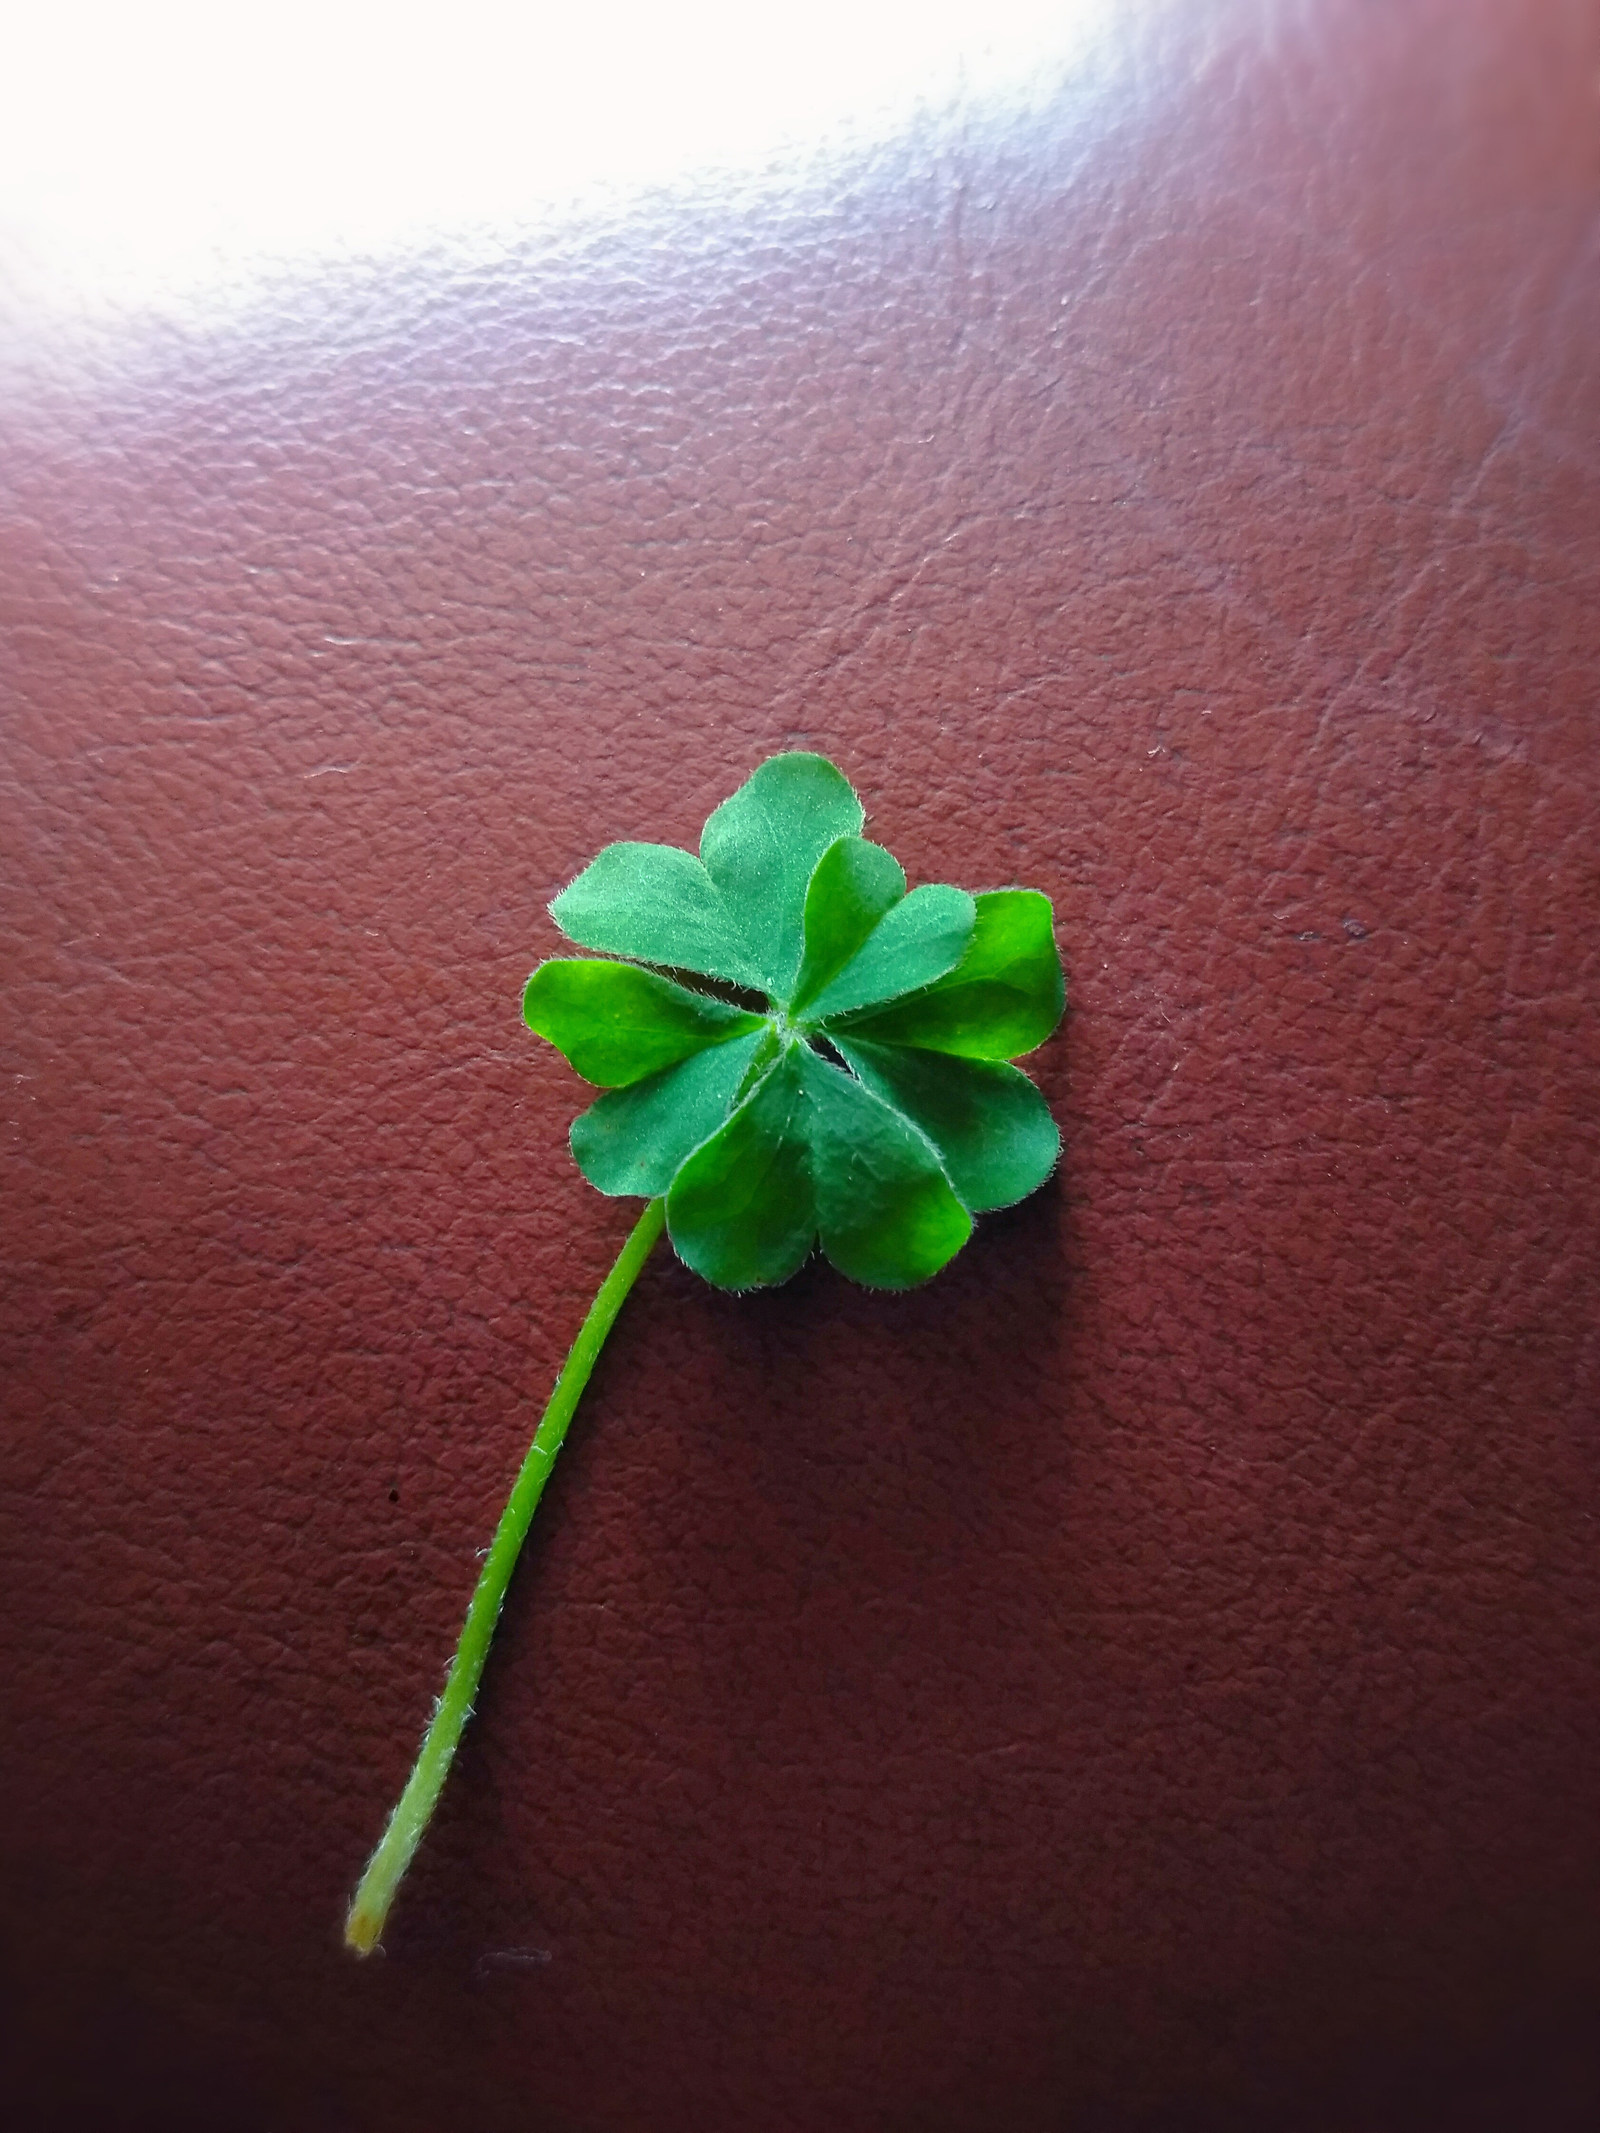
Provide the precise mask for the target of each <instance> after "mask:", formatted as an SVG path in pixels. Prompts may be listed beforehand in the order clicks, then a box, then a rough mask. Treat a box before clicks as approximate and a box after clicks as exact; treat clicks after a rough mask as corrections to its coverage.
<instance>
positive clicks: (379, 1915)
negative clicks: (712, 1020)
mask: <svg viewBox="0 0 1600 2133" xmlns="http://www.w3.org/2000/svg"><path fill="white" fill-rule="evenodd" d="M666 1219H667V1210H666V1202H665V1201H664V1200H651V1201H650V1202H649V1204H648V1205H647V1206H646V1208H645V1211H644V1213H643V1214H642V1215H641V1216H640V1217H639V1219H638V1221H637V1222H636V1223H635V1224H634V1227H633V1233H632V1235H631V1236H630V1237H629V1238H628V1241H627V1243H626V1244H625V1245H624V1246H623V1247H622V1250H621V1252H620V1253H619V1254H618V1255H617V1263H616V1265H615V1266H614V1267H613V1268H612V1269H611V1272H610V1273H609V1274H608V1275H607V1276H606V1278H605V1280H604V1281H603V1282H601V1284H600V1288H599V1292H598V1294H597V1295H596V1297H595V1300H594V1302H593V1303H592V1304H591V1305H590V1306H589V1315H588V1317H587V1318H586V1319H585V1320H584V1322H583V1325H582V1328H581V1329H580V1331H579V1334H578V1337H577V1339H576V1340H575V1341H574V1342H573V1344H572V1351H571V1353H570V1354H569V1355H568V1357H567V1360H566V1362H565V1363H564V1364H563V1365H562V1369H561V1375H560V1377H558V1378H557V1379H556V1389H555V1391H554V1392H553V1393H551V1395H550V1404H549V1406H548V1407H547V1408H546V1409H545V1411H544V1416H543V1418H542V1420H541V1421H540V1423H539V1427H538V1430H537V1432H536V1433H535V1435H534V1440H533V1443H532V1444H531V1445H530V1446H529V1448H528V1456H527V1458H526V1459H524V1460H523V1462H522V1471H521V1473H520V1474H518V1476H517V1479H516V1483H515V1485H514V1486H513V1488H512V1491H511V1494H510V1496H509V1498H508V1499H507V1501H506V1507H505V1509H504V1511H502V1512H501V1514H500V1524H499V1526H498V1527H497V1528H496V1530H495V1536H494V1540H493V1542H492V1543H491V1545H490V1548H489V1554H488V1557H487V1559H486V1561H485V1563H484V1566H483V1570H482V1573H481V1575H480V1576H479V1579H478V1586H477V1590H476V1591H475V1592H474V1593H473V1595H472V1600H471V1604H470V1605H469V1606H468V1608H467V1619H466V1620H465V1622H463V1623H462V1625H461V1641H460V1643H459V1644H458V1645H457V1646H456V1655H455V1657H454V1659H453V1660H451V1662H450V1675H449V1678H448V1680H447V1681H446V1682H445V1685H444V1694H443V1696H441V1697H440V1699H439V1705H438V1708H437V1710H435V1712H434V1714H433V1723H432V1725H431V1726H429V1728H428V1731H427V1735H426V1737H425V1739H424V1740H423V1743H422V1751H421V1753H420V1754H419V1755H418V1757H417V1761H416V1768H415V1769H414V1770H413V1771H412V1773H411V1775H410V1777H409V1778H408V1779H407V1781H406V1789H405V1791H404V1792H402V1793H401V1795H400V1798H399V1800H398V1801H397V1802H396V1805H395V1810H394V1813H393V1814H392V1815H390V1817H389V1826H388V1828H387V1829H385V1831H384V1833H383V1837H382V1840H381V1842H380V1843H379V1845H378V1849H377V1850H376V1851H375V1852H374V1853H373V1855H372V1857H371V1858H370V1859H369V1860H368V1862H367V1870H366V1872H365V1873H364V1874H363V1875H362V1877H361V1886H360V1888H358V1889H357V1890H356V1893H355V1899H354V1901H353V1902H352V1903H351V1906H350V1915H349V1917H348V1918H347V1919H346V1920H345V1926H344V1937H345V1940H346V1942H347V1943H348V1944H349V1946H350V1947H352V1948H354V1949H355V1950H356V1952H357V1954H359V1955H370V1954H371V1953H372V1950H373V1949H374V1948H375V1947H376V1946H377V1943H378V1936H379V1934H380V1933H382V1931H383V1925H384V1920H385V1919H386V1918H387V1917H388V1915H389V1906H390V1904H391V1903H393V1901H394V1894H395V1890H396V1889H397V1888H398V1887H399V1886H400V1883H401V1880H402V1878H403V1877H404V1875H405V1871H406V1868H407V1867H408V1866H409V1865H410V1864H411V1856H412V1854H413V1853H414V1852H415V1850H416V1848H417V1846H418V1844H419V1843H420V1842H421V1840H422V1832H423V1831H424V1830H425V1829H426V1828H427V1826H428V1820H429V1817H430V1816H431V1815H432V1813H433V1810H434V1808H435V1807H436V1806H437V1805H438V1801H439V1794H440V1792H441V1791H442V1790H443V1788H444V1781H445V1777H446V1775H447V1774H448V1772H449V1769H450V1762H451V1758H452V1757H453V1756H454V1754H455V1752H456V1743H457V1741H459V1740H460V1738H461V1729H462V1727H463V1726H464V1725H465V1724H466V1722H467V1720H468V1719H469V1718H470V1717H471V1716H472V1699H473V1697H474V1696H475V1695H476V1694H477V1691H478V1677H479V1675H480V1674H481V1673H482V1672H483V1662H484V1660H485V1659H487V1658H488V1656H489V1645H490V1642H491V1640H492V1638H493V1636H494V1629H495V1624H496V1622H497V1621H498V1620H499V1618H500V1603H501V1601H502V1600H503V1599H504V1598H505V1596H506V1586H507V1585H508V1584H509V1583H510V1582H511V1573H512V1571H513V1570H514V1569H515V1568H516V1563H517V1557H518V1555H519V1554H520V1553H521V1550H522V1543H523V1541H524V1540H525V1539H526V1538H527V1532H528V1527H529V1525H530V1523H531V1522H532V1519H533V1514H534V1512H535V1510H536V1509H537V1508H538V1503H539V1498H540V1496H541V1495H542V1494H543V1492H544V1485H545V1483H546V1481H547V1480H548V1479H549V1478H550V1469H551V1467H552V1466H554V1464H555V1458H556V1453H557V1452H559V1451H560V1449H561V1442H562V1439H563V1438H564V1437H565V1436H566V1434H567V1424H568V1423H569V1422H570V1421H571V1420H572V1413H573V1409H574V1408H575V1407H576V1406H577V1404H578V1401H579V1399H580V1398H581V1397H582V1394H583V1388H584V1386H585V1385H587V1384H588V1382H589V1373H590V1371H591V1370H593V1368H594V1366H595V1358H596V1357H597V1356H598V1355H599V1353H600V1350H601V1349H602V1348H603V1347H604V1346H605V1342H606V1335H607V1334H608V1333H609V1332H610V1331H611V1328H612V1325H613V1323H614V1322H615V1319H616V1316H617V1313H618V1312H619V1311H620V1310H621V1309H622V1305H623V1300H624V1298H625V1297H626V1296H627V1293H628V1291H629V1290H630V1289H631V1288H632V1287H633V1285H634V1283H635V1281H637V1279H638V1278H639V1269H640V1268H641V1267H642V1266H643V1265H644V1263H645V1261H646V1260H647V1259H648V1258H649V1256H650V1252H651V1249H652V1247H653V1246H654V1244H655V1241H656V1239H657V1238H658V1237H659V1236H660V1235H661V1231H662V1227H663V1225H664V1224H665V1222H666Z"/></svg>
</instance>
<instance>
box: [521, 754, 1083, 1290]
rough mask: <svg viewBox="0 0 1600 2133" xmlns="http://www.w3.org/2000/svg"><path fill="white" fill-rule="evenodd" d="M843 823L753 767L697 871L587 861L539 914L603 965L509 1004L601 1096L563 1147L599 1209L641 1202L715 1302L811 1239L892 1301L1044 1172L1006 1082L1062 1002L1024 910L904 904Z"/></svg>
mask: <svg viewBox="0 0 1600 2133" xmlns="http://www.w3.org/2000/svg"><path fill="white" fill-rule="evenodd" d="M863 820H864V816H863V813H862V807H861V802H860V801H859V800H858V799H857V797H856V795H855V793H854V792H853V791H852V789H851V787H850V785H849V783H848V781H847V780H846V779H845V777H844V776H843V774H842V773H841V772H840V771H838V770H837V769H835V767H834V766H833V764H832V763H830V762H828V761H827V760H826V759H825V758H824V757H822V756H818V755H804V754H793V755H780V756H774V757H773V758H772V759H771V760H770V761H769V762H766V763H764V764H762V766H761V768H760V769H759V770H757V771H756V772H755V774H754V776H753V777H751V778H750V779H748V780H747V782H746V783H745V784H744V785H742V786H741V787H740V788H739V790H738V791H737V792H736V793H735V794H734V795H733V797H732V798H731V799H729V800H725V801H724V802H723V804H722V806H721V807H719V808H718V809H717V810H716V811H715V813H714V814H712V816H711V817H710V819H709V820H708V821H707V823H706V825H705V829H704V831H703V833H702V835H701V839H700V856H699V857H698V858H696V857H694V855H693V854H692V853H689V852H685V851H680V850H678V849H677V848H676V847H674V846H671V845H661V844H612V845H608V846H607V847H606V849H605V850H604V851H603V852H601V854H600V855H599V857H598V858H597V859H596V860H595V861H594V862H593V863H592V865H590V866H588V867H586V868H585V869H584V871H583V872H582V873H581V874H580V875H579V876H578V878H577V880H576V881H574V882H572V883H571V884H570V885H569V886H568V887H567V888H565V889H563V890H562V892H561V894H560V895H559V896H558V897H557V898H556V900H555V902H554V903H553V904H552V905H551V906H550V910H551V915H552V917H553V918H554V919H555V921H556V923H557V925H558V926H559V927H560V928H561V930H562V932H563V933H565V934H566V935H567V937H568V939H569V940H572V941H574V942H576V943H577V944H578V946H579V947H582V948H589V949H594V950H597V951H599V953H600V954H601V955H603V956H607V957H611V958H617V959H618V960H610V961H598V960H593V959H590V958H572V959H563V960H560V961H556V962H549V963H543V964H541V965H540V967H539V968H538V969H537V970H536V971H535V972H534V974H533V976H532V977H531V978H530V979H529V980H528V984H527V990H526V992H525V993H524V996H523V1015H524V1018H525V1020H526V1021H527V1023H528V1026H529V1027H530V1028H531V1029H533V1030H536V1031H537V1032H538V1034H539V1035H540V1036H542V1037H547V1038H548V1039H549V1040H550V1042H551V1043H552V1044H554V1045H556V1046H558V1047H559V1049H560V1050H561V1051H562V1052H563V1053H565V1055H566V1057H567V1059H568V1060H569V1061H570V1062H571V1064H572V1065H573V1066H574V1067H575V1068H576V1069H577V1071H578V1072H579V1073H580V1074H581V1075H583V1076H584V1078H585V1079H586V1080H588V1081H591V1082H594V1083H595V1084H596V1085H597V1086H599V1087H601V1088H603V1089H604V1090H606V1092H607V1093H606V1094H605V1095H603V1096H602V1097H601V1098H600V1099H599V1101H598V1102H597V1103H595V1104H594V1105H592V1106H591V1107H590V1109H589V1110H587V1111H585V1112H584V1113H583V1114H582V1116H581V1117H580V1118H578V1119H577V1120H575V1122H574V1124H573V1127H572V1152H573V1154H574V1155H575V1156H576V1158H577V1160H578V1164H579V1167H580V1168H581V1169H582V1171H583V1173H584V1175H585V1177H587V1178H588V1179H589V1181H590V1183H591V1184H593V1185H596V1186H598V1187H599V1189H600V1190H601V1191H602V1192H606V1193H616V1194H639V1195H642V1196H644V1197H647V1198H653V1197H655V1196H657V1195H661V1194H664V1195H665V1197H666V1214H667V1230H668V1234H669V1235H670V1237H671V1239H672V1243H673V1246H674V1248H675V1249H676V1251H677V1253H678V1256H679V1257H680V1258H681V1259H682V1260H683V1261H684V1262H685V1264H687V1265H688V1266H690V1267H692V1268H693V1269H694V1270H695V1271H696V1272H697V1273H699V1274H703V1275H704V1276H705V1277H706V1279H707V1280H708V1281H712V1282H715V1283H716V1284H717V1285H718V1286H719V1287H722V1288H729V1289H749V1288H756V1287H761V1286H766V1285H769V1284H772V1283H775V1282H780V1281H786V1280H787V1279H788V1278H789V1276H790V1275H791V1274H793V1273H794V1272H795V1271H796V1270H797V1268H798V1267H799V1266H800V1265H801V1264H802V1262H803V1261H804V1260H805V1259H806V1257H807V1256H808V1255H809V1253H810V1252H811V1250H812V1248H813V1246H814V1245H815V1244H816V1243H817V1241H818V1239H819V1238H820V1240H821V1244H822V1249H823V1251H824V1252H825V1253H826V1254H827V1256H828V1258H829V1259H831V1260H832V1262H833V1264H834V1265H835V1266H836V1267H838V1268H839V1269H840V1271H841V1272H842V1273H845V1274H847V1275H849V1276H851V1277H852V1279H854V1280H856V1281H860V1282H864V1283H867V1284H868V1285H870V1286H872V1287H875V1288H889V1289H899V1288H907V1287H909V1286H911V1284H913V1283H914V1282H919V1281H924V1280H926V1279H927V1278H928V1276H929V1275H931V1274H936V1273H937V1272H938V1270H939V1269H940V1267H942V1266H943V1265H944V1264H945V1262H946V1261H947V1260H948V1259H950V1258H951V1257H952V1256H953V1255H954V1254H955V1253H956V1252H958V1251H959V1250H960V1249H961V1247H962V1245H963V1244H965V1242H966V1241H967V1238H968V1237H969V1236H970V1235H971V1233H972V1218H973V1216H974V1215H977V1214H982V1213H984V1212H986V1211H987V1210H989V1209H992V1208H997V1207H1007V1206H1010V1205H1011V1204H1012V1202H1014V1201H1016V1200H1020V1199H1023V1198H1024V1197H1025V1196H1026V1195H1027V1194H1028V1193H1030V1192H1032V1191H1033V1190H1034V1189H1035V1187H1036V1186H1038V1185H1040V1184H1042V1183H1043V1182H1044V1180H1045V1178H1046V1177H1048V1176H1049V1174H1050V1171H1051V1170H1052V1168H1053V1167H1054V1165H1055V1161H1056V1157H1057V1154H1058V1153H1059V1149H1060V1135H1059V1133H1058V1132H1057V1130H1056V1125H1055V1121H1054V1120H1053V1119H1052V1118H1051V1116H1050V1113H1049V1111H1048V1109H1047V1108H1046V1106H1045V1102H1044V1099H1043V1097H1042V1096H1041V1095H1040V1094H1039V1092H1038V1090H1037V1089H1036V1088H1035V1087H1034V1085H1033V1083H1032V1082H1031V1081H1030V1080H1029V1079H1028V1077H1027V1075H1026V1074H1024V1073H1023V1072H1021V1070H1020V1069H1019V1068H1017V1067H1014V1066H1012V1065H1010V1064H1008V1062H1009V1061H1010V1060H1012V1059H1015V1058H1017V1057H1018V1056H1019V1055H1020V1054H1022V1053H1024V1052H1030V1051H1032V1050H1033V1049H1034V1047H1035V1046H1036V1045H1039V1044H1042V1043H1043V1042H1044V1040H1045V1038H1046V1037H1048V1036H1049V1035H1050V1032H1051V1031H1052V1030H1053V1029H1054V1028H1055V1026H1056V1024H1057V1022H1058V1021H1059V1020H1060V1018H1061V1012H1062V1008H1063V1005H1064V1002H1065V987H1064V983H1063V978H1062V972H1061V959H1060V956H1059V955H1058V953H1057V950H1056V944H1055V936H1054V933H1053V931H1052V926H1051V910H1050V904H1049V900H1048V898H1046V897H1044V896H1042V895H1040V894H1039V893H1038V891H1037V890H1033V889H997V890H994V891H991V892H989V893H987V894H982V895H977V896H971V895H968V894H967V892H966V891H965V890H964V889H952V888H946V887H942V886H928V887H923V888H918V889H913V890H911V891H910V893H909V894H908V893H907V890H906V878H905V875H904V873H903V872H902V871H901V868H900V866H899V864H898V862H897V861H896V860H895V859H894V858H893V857H892V856H891V855H890V854H889V853H888V852H886V851H885V850H884V849H883V848H882V846H881V845H876V844H872V843H869V842H868V841H867V840H866V839H865V838H864V837H863V836H862V835H861V829H862V824H863ZM649 965H654V966H655V967H654V968H648V967H644V966H649ZM668 972H673V973H681V974H682V975H683V976H685V977H690V978H694V977H698V978H701V979H709V980H712V981H714V982H717V983H720V985H721V986H722V988H723V989H724V990H725V991H737V992H740V993H742V994H743V995H744V996H745V997H746V999H747V1000H756V999H759V1003H760V1004H759V1005H751V1006H745V1005H738V1004H734V1003H732V1002H730V1001H728V1000H727V999H725V998H723V997H721V996H720V995H719V994H717V993H714V992H711V991H700V990H698V989H696V988H694V987H693V986H692V985H689V984H684V983H682V982H680V978H679V976H677V975H672V976H669V975H666V974H665V973H668Z"/></svg>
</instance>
